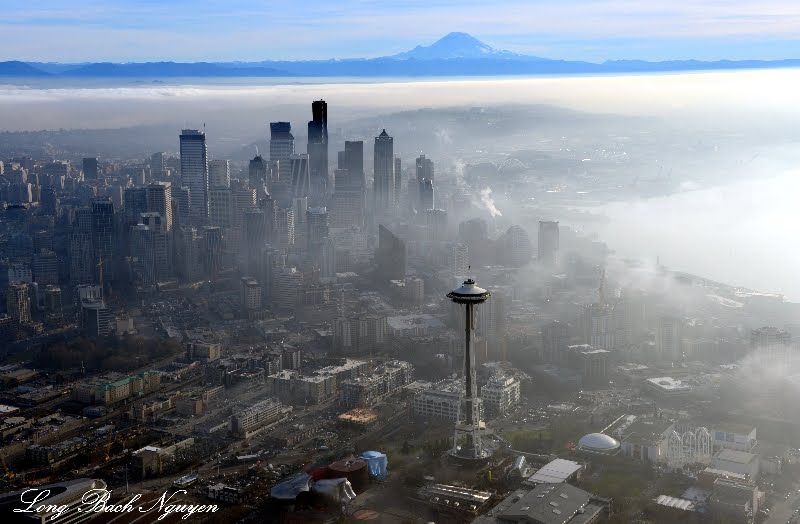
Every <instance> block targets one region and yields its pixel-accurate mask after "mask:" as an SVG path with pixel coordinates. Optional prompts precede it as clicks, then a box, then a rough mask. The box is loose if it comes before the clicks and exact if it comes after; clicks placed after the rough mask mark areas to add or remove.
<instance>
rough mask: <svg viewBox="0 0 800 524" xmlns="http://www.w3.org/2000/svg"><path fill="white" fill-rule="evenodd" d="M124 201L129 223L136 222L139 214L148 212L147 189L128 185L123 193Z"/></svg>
mask: <svg viewBox="0 0 800 524" xmlns="http://www.w3.org/2000/svg"><path fill="white" fill-rule="evenodd" d="M122 201H123V203H124V206H125V221H126V222H127V223H128V224H136V222H137V221H138V220H139V215H140V214H142V213H146V212H147V205H148V204H147V189H146V188H144V187H128V188H126V189H125V192H124V193H123V198H122ZM170 215H171V213H170Z"/></svg>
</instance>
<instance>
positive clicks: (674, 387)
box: [644, 377, 692, 398]
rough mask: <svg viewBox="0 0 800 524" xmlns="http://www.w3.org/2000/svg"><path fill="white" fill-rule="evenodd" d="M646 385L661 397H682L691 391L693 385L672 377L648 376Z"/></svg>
mask: <svg viewBox="0 0 800 524" xmlns="http://www.w3.org/2000/svg"><path fill="white" fill-rule="evenodd" d="M644 387H645V388H646V389H647V390H648V391H651V392H652V393H654V394H655V395H658V396H660V397H664V398H666V397H680V396H683V395H686V394H688V393H691V391H692V386H690V385H689V384H686V383H684V382H681V381H680V380H678V379H675V378H672V377H656V378H648V379H646V380H645V381H644Z"/></svg>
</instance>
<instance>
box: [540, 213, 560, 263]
mask: <svg viewBox="0 0 800 524" xmlns="http://www.w3.org/2000/svg"><path fill="white" fill-rule="evenodd" d="M558 238H559V237H558V222H548V221H539V246H538V251H539V253H538V259H539V262H541V263H544V264H554V263H556V262H557V261H558Z"/></svg>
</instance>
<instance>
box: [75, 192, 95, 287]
mask: <svg viewBox="0 0 800 524" xmlns="http://www.w3.org/2000/svg"><path fill="white" fill-rule="evenodd" d="M69 260H70V269H69V276H70V281H71V282H72V284H73V285H81V284H93V283H94V282H95V268H94V247H93V245H92V210H91V209H90V208H87V207H84V208H79V209H76V210H75V222H74V223H73V224H72V231H71V232H70V238H69Z"/></svg>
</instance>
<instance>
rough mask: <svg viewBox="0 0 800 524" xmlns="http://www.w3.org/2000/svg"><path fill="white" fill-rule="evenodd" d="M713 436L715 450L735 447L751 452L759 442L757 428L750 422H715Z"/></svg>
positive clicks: (735, 448)
mask: <svg viewBox="0 0 800 524" xmlns="http://www.w3.org/2000/svg"><path fill="white" fill-rule="evenodd" d="M711 436H712V437H713V438H714V449H715V450H720V449H733V450H736V451H747V452H748V453H749V452H750V451H752V449H753V447H754V446H755V445H756V443H757V442H758V440H757V439H756V428H755V427H753V426H751V425H749V424H735V423H720V424H715V425H714V427H713V428H712V430H711Z"/></svg>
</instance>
